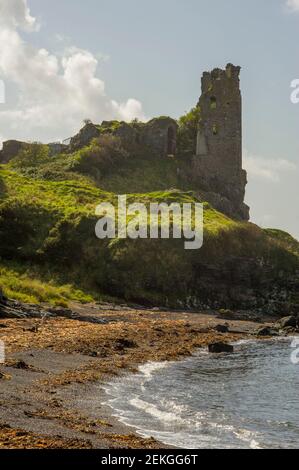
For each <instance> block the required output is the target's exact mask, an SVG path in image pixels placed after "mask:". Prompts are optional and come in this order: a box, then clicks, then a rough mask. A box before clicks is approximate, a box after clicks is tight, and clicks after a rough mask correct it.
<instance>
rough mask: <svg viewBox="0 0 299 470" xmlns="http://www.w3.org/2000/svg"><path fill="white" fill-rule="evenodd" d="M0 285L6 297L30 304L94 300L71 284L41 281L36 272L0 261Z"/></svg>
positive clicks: (65, 303)
mask: <svg viewBox="0 0 299 470" xmlns="http://www.w3.org/2000/svg"><path fill="white" fill-rule="evenodd" d="M0 285H1V287H2V289H3V292H4V294H5V295H6V296H7V297H8V298H10V299H15V300H18V301H19V302H24V303H30V304H38V303H47V304H51V305H56V306H63V307H67V305H68V303H69V301H77V302H82V303H88V302H92V301H93V300H95V299H94V297H93V296H91V295H88V294H86V293H84V292H82V291H81V290H80V289H76V288H75V287H74V286H73V285H71V284H66V285H59V284H57V283H55V281H53V280H49V281H48V282H46V281H42V280H41V279H40V275H39V274H38V273H36V274H35V275H34V274H32V272H31V270H30V269H25V268H24V267H23V268H21V267H19V266H17V265H16V264H11V263H0Z"/></svg>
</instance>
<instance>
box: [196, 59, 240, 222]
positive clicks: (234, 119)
mask: <svg viewBox="0 0 299 470" xmlns="http://www.w3.org/2000/svg"><path fill="white" fill-rule="evenodd" d="M239 74H240V67H235V66H234V65H232V64H228V65H227V67H226V69H225V70H221V69H214V70H213V71H212V72H211V73H209V72H205V73H204V74H203V77H202V95H201V97H200V99H199V103H198V106H199V108H200V121H199V123H198V134H197V143H196V144H197V145H196V155H195V156H194V158H193V161H192V169H191V177H192V180H193V182H194V183H195V184H196V185H197V186H198V188H199V189H200V190H201V191H204V192H206V193H207V194H210V198H209V200H211V199H212V200H211V201H210V202H212V203H214V204H215V206H216V208H218V209H220V210H222V211H223V212H225V213H228V214H229V215H232V216H234V217H236V218H238V219H241V220H248V219H249V208H248V207H247V206H246V205H245V204H244V197H245V188H246V184H247V174H246V171H245V170H243V168H242V98H241V91H240V80H239Z"/></svg>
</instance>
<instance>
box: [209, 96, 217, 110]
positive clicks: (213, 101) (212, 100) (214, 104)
mask: <svg viewBox="0 0 299 470" xmlns="http://www.w3.org/2000/svg"><path fill="white" fill-rule="evenodd" d="M210 107H211V109H216V108H217V99H216V98H215V96H211V98H210Z"/></svg>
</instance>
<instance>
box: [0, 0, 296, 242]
mask: <svg viewBox="0 0 299 470" xmlns="http://www.w3.org/2000/svg"><path fill="white" fill-rule="evenodd" d="M288 4H289V5H288ZM1 6H2V7H3V8H4V10H3V12H4V14H3V15H2V20H1V19H0V46H1V50H2V51H3V50H4V52H5V54H4V56H5V57H4V59H1V58H0V77H1V76H3V79H4V80H5V83H6V85H7V103H6V105H5V106H3V105H1V106H2V108H0V125H1V127H0V133H1V136H2V139H5V138H11V137H16V138H26V139H37V138H39V139H42V140H45V141H46V140H56V139H61V138H64V137H69V135H71V134H72V133H73V132H74V131H76V130H77V129H78V128H79V127H80V122H81V121H82V119H84V118H88V117H91V118H92V119H93V120H98V121H100V120H101V119H105V118H107V119H109V118H112V117H116V118H123V119H130V118H132V117H133V116H134V115H137V116H138V117H140V118H150V117H153V116H156V115H161V114H163V115H165V114H167V115H170V116H173V117H179V116H180V115H182V114H183V113H184V112H185V111H187V110H189V109H190V108H191V107H192V106H194V104H195V103H196V102H197V100H198V98H199V95H200V78H201V75H202V73H203V71H204V70H210V69H212V68H214V67H218V66H219V67H223V66H225V64H226V63H227V62H233V63H234V64H236V65H241V67H242V75H241V86H242V93H243V118H244V123H243V133H244V166H245V167H246V168H247V169H248V173H249V185H248V189H247V196H246V200H247V203H248V204H249V205H250V206H251V208H252V210H251V214H252V220H253V221H254V222H257V223H259V224H261V225H263V226H274V227H278V228H282V229H285V230H288V231H290V232H291V233H292V234H293V235H295V236H297V237H298V238H299V214H298V212H297V211H296V202H297V200H298V181H299V178H298V177H299V171H298V166H299V162H298V156H299V152H298V150H299V141H298V129H297V126H298V124H299V121H298V117H299V104H298V105H297V106H296V105H294V104H292V103H291V101H290V93H291V90H290V83H291V81H292V80H294V79H295V78H299V61H298V51H297V44H298V28H299V1H297V0H289V1H288V0H250V1H248V0H225V1H223V0H162V1H161V0H159V1H158V0H151V1H150V2H148V1H145V0H138V1H137V0H126V1H125V2H124V1H123V0H114V1H113V2H108V1H102V0H85V1H84V2H82V0H61V1H59V2H58V1H57V0H56V1H55V0H51V1H50V0H28V1H27V2H26V1H25V0H0V10H1ZM26 7H27V8H30V14H29V13H28V10H26ZM22 15H23V16H22ZM28 15H29V16H28ZM37 25H38V26H37ZM1 29H2V34H1ZM41 49H42V52H40V51H41ZM12 57H13V58H14V59H13V60H12ZM22 57H23V59H24V57H26V60H25V61H24V60H22ZM24 77H25V78H24ZM39 80H40V81H39ZM41 82H42V85H41ZM85 83H88V86H86V90H84V93H85V95H84V93H82V96H80V99H79V100H78V99H77V98H76V100H75V99H74V96H75V93H73V92H72V91H74V90H75V89H77V90H78V89H79V87H82V85H83V87H84V88H85V86H84V84H85ZM76 87H77V88H76ZM67 114H69V116H67V117H66V115H67ZM16 123H17V124H16Z"/></svg>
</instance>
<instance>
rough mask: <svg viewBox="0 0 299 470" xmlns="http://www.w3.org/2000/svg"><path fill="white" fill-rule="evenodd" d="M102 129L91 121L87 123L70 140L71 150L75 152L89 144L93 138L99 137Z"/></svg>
mask: <svg viewBox="0 0 299 470" xmlns="http://www.w3.org/2000/svg"><path fill="white" fill-rule="evenodd" d="M100 135H101V131H100V130H99V127H98V126H95V125H94V124H92V123H91V122H88V123H86V124H85V126H84V127H82V129H81V130H80V131H79V132H78V134H76V135H75V136H74V137H73V138H72V139H71V142H70V147H69V148H70V151H71V152H75V151H76V150H79V149H80V148H82V147H85V146H86V145H89V144H90V142H91V141H92V139H95V138H96V137H99V136H100Z"/></svg>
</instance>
